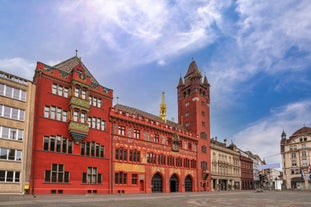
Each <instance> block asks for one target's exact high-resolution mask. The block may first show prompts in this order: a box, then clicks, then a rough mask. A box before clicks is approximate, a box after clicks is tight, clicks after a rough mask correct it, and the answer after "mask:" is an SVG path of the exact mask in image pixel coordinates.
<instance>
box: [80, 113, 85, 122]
mask: <svg viewBox="0 0 311 207" xmlns="http://www.w3.org/2000/svg"><path fill="white" fill-rule="evenodd" d="M80 120H81V123H83V124H84V123H85V113H84V112H82V113H81V119H80Z"/></svg>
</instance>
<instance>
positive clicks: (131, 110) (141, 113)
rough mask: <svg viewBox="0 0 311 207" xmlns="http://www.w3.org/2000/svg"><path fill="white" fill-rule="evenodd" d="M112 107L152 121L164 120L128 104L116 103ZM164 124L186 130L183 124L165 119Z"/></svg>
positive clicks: (162, 121)
mask: <svg viewBox="0 0 311 207" xmlns="http://www.w3.org/2000/svg"><path fill="white" fill-rule="evenodd" d="M114 108H115V110H121V111H124V112H128V113H130V114H133V115H135V116H143V117H145V118H148V119H150V120H153V121H157V122H161V123H165V121H164V120H163V119H161V118H160V116H156V115H153V114H151V113H148V112H145V111H142V110H139V109H136V108H133V107H130V106H125V105H122V104H116V105H115V106H114ZM166 124H168V125H170V126H172V127H178V128H180V129H183V130H186V128H185V127H184V126H182V125H180V124H178V123H176V122H173V121H169V120H166Z"/></svg>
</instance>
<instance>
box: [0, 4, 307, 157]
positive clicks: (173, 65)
mask: <svg viewBox="0 0 311 207" xmlns="http://www.w3.org/2000/svg"><path fill="white" fill-rule="evenodd" d="M310 11H311V4H310V2H309V1H308V0H305V1H303V0H291V1H290V0H282V1H276V0H272V1H266V0H235V1H226V0H223V1H217V0H215V1H210V0H197V1H188V0H178V1H177V0H176V1H174V0H171V1H164V0H158V1H152V0H136V1H135V0H134V1H125V0H124V1H122V0H119V1H113V0H105V1H100V0H92V1H87V0H86V1H57V0H53V1H52V0H45V1H38V0H33V1H31V0H28V1H18V0H0V28H1V30H0V43H1V47H0V70H3V71H6V72H9V73H13V74H16V75H19V76H22V77H26V78H27V79H30V80H31V79H32V77H33V73H34V69H35V66H36V62H37V61H40V62H43V63H46V64H50V65H54V64H56V63H58V62H61V61H63V60H66V59H68V58H71V57H73V56H74V55H75V49H78V51H79V52H78V56H80V57H81V58H82V61H83V62H84V64H85V65H86V66H87V67H88V69H89V70H90V72H91V73H92V74H93V75H94V76H95V77H96V78H97V80H98V81H99V82H100V83H101V84H102V85H104V86H106V87H108V88H112V89H113V90H114V96H115V97H117V96H118V97H119V103H121V104H125V105H128V106H132V107H136V108H139V109H141V110H144V111H147V112H150V113H153V114H156V115H157V114H159V105H160V103H161V92H162V91H165V94H166V96H165V100H166V104H167V108H168V119H172V118H173V119H174V120H175V121H176V120H177V98H176V94H177V91H176V86H177V84H178V80H179V77H180V75H181V76H182V77H184V75H185V74H186V71H187V68H188V66H189V64H190V62H191V60H192V58H193V59H194V60H195V61H196V63H197V65H198V67H199V68H200V70H201V71H202V73H203V74H206V76H207V78H208V80H209V82H210V84H211V136H212V137H215V136H217V137H218V139H219V140H223V139H224V138H227V140H229V142H231V140H232V141H233V142H234V143H235V144H237V145H238V146H239V147H240V148H242V149H243V150H250V151H252V152H253V153H255V154H258V155H259V156H261V157H262V158H263V159H265V160H266V161H267V162H268V163H273V162H279V161H280V156H279V141H280V135H281V132H282V130H283V129H284V130H285V132H286V133H287V135H288V136H290V135H291V134H292V133H293V132H295V131H296V130H298V129H299V128H301V127H303V126H304V124H305V125H306V126H311V123H310V122H311V120H310V117H311V98H310V97H311V89H310V86H311V82H310V78H311V47H310V45H311V15H310ZM114 103H116V102H115V101H114Z"/></svg>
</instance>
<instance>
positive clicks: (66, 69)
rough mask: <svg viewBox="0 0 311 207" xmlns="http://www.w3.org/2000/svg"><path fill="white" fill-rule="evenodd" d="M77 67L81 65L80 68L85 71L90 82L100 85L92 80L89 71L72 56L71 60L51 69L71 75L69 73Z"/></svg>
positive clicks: (79, 59)
mask: <svg viewBox="0 0 311 207" xmlns="http://www.w3.org/2000/svg"><path fill="white" fill-rule="evenodd" d="M78 65H81V67H82V68H83V70H84V71H85V74H86V75H87V76H89V77H90V78H91V80H92V82H94V83H96V84H98V85H100V84H99V83H98V81H97V80H96V79H95V78H94V76H93V75H92V74H91V73H90V71H89V70H88V69H87V67H86V66H85V65H84V64H83V62H82V61H81V58H78V57H77V56H74V57H72V58H69V59H68V60H65V61H63V62H61V63H58V64H56V65H54V66H53V68H57V69H59V70H61V71H64V72H66V73H71V71H72V70H73V69H74V68H75V67H76V66H78Z"/></svg>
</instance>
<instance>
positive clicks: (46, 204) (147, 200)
mask: <svg viewBox="0 0 311 207" xmlns="http://www.w3.org/2000/svg"><path fill="white" fill-rule="evenodd" d="M0 206H25V207H28V206H29V207H30V206H35V207H39V206H42V207H52V206H53V207H54V206H55V207H56V206H57V207H71V206H72V207H73V206H75V207H82V206H86V207H87V206H90V207H96V206H98V207H99V206H105V207H137V206H141V207H200V206H202V207H203V206H206V207H225V206H230V207H234V206H236V207H247V206H252V207H310V206H311V191H283V192H279V191H264V192H259V193H256V192H254V191H232V192H204V193H203V192H202V193H170V194H168V193H156V194H135V195H124V194H123V195H39V196H36V197H34V196H32V195H0Z"/></svg>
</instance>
